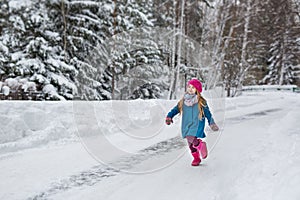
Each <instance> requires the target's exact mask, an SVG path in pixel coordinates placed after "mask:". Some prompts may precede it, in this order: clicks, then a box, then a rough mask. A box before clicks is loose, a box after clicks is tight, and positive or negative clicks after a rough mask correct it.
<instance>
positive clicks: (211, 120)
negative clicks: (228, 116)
mask: <svg viewBox="0 0 300 200" xmlns="http://www.w3.org/2000/svg"><path fill="white" fill-rule="evenodd" d="M204 116H205V117H206V119H207V121H208V124H209V125H211V124H214V123H215V120H214V118H213V117H212V114H211V112H210V110H209V107H208V105H206V106H204Z"/></svg>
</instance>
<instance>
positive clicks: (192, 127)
mask: <svg viewBox="0 0 300 200" xmlns="http://www.w3.org/2000/svg"><path fill="white" fill-rule="evenodd" d="M203 110H204V116H203V117H202V119H199V109H198V104H195V105H193V106H187V105H185V104H183V108H182V123H181V134H182V137H183V138H185V137H186V136H187V135H190V136H195V137H197V138H205V137H206V135H205V133H204V127H205V118H206V119H207V121H208V124H209V125H210V124H214V123H215V122H214V119H213V117H212V114H211V112H210V110H209V107H208V105H206V106H204V108H203ZM178 113H179V109H178V105H176V106H175V107H174V108H173V109H172V110H171V111H170V112H169V113H168V115H167V117H170V118H173V117H174V116H175V115H177V114H178Z"/></svg>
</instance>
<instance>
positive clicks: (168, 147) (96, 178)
mask: <svg viewBox="0 0 300 200" xmlns="http://www.w3.org/2000/svg"><path fill="white" fill-rule="evenodd" d="M185 146H186V143H185V142H184V140H182V138H181V137H180V136H177V137H174V138H171V139H168V140H164V141H162V142H159V143H156V144H154V145H152V146H150V147H147V148H145V149H143V150H141V151H139V152H138V153H137V154H135V155H133V156H129V157H123V158H121V159H119V161H118V164H117V166H119V167H120V169H115V168H112V167H109V166H104V165H97V166H94V167H92V168H91V169H89V170H86V171H83V172H80V173H78V174H74V175H72V176H70V177H68V178H65V179H62V180H60V181H58V182H54V183H52V184H51V186H50V188H48V189H47V190H45V191H42V192H40V193H39V194H36V195H33V196H32V197H29V198H27V200H46V199H51V196H52V195H55V194H57V193H60V192H64V191H67V190H70V189H72V188H76V187H83V186H92V185H95V184H97V183H99V182H100V181H102V180H103V179H106V178H110V177H113V176H116V175H118V174H121V173H122V170H126V169H130V168H132V167H133V166H135V165H136V164H139V163H141V162H143V161H145V160H148V159H151V158H153V157H155V156H158V155H164V154H166V153H169V152H171V151H174V150H178V149H181V148H184V147H185ZM112 166H115V164H114V163H112Z"/></svg>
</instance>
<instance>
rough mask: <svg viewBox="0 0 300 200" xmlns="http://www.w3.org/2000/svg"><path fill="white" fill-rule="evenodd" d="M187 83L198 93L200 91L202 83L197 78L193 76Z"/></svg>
mask: <svg viewBox="0 0 300 200" xmlns="http://www.w3.org/2000/svg"><path fill="white" fill-rule="evenodd" d="M187 84H188V85H192V86H194V87H195V88H196V90H197V91H198V92H199V93H201V92H202V83H201V82H200V81H199V80H198V79H195V78H193V79H191V80H189V82H188V83H187Z"/></svg>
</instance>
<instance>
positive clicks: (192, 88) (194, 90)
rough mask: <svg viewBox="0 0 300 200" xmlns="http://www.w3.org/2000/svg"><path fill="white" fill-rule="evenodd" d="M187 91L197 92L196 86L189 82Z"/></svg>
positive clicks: (190, 92) (189, 92)
mask: <svg viewBox="0 0 300 200" xmlns="http://www.w3.org/2000/svg"><path fill="white" fill-rule="evenodd" d="M187 93H188V94H196V88H195V87H194V86H192V85H190V84H189V85H188V87H187Z"/></svg>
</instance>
